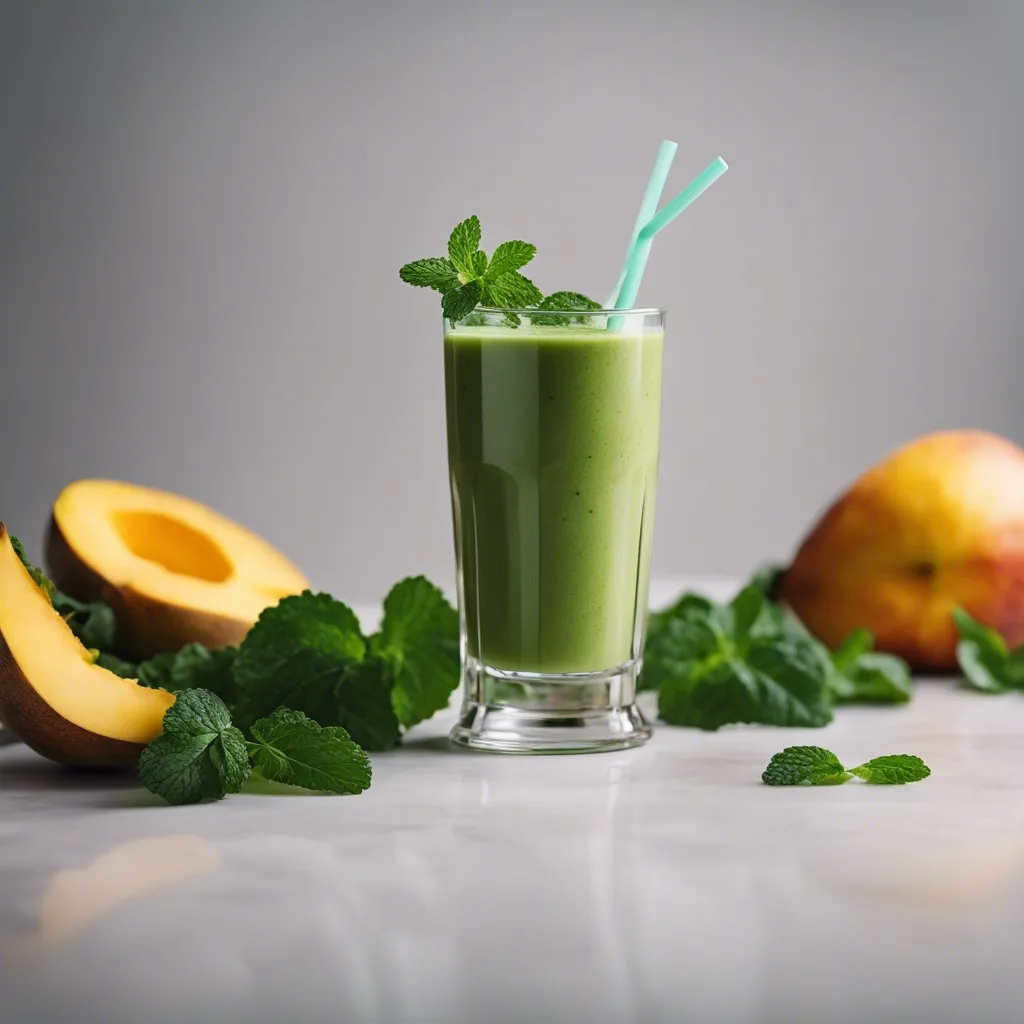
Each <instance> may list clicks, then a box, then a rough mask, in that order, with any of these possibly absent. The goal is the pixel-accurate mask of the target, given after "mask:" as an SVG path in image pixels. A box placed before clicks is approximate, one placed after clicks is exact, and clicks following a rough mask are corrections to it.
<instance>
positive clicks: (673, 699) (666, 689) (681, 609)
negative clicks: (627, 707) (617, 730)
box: [644, 587, 832, 729]
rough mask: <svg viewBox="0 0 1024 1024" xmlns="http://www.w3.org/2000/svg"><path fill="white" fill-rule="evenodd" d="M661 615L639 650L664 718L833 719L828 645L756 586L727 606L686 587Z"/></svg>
mask: <svg viewBox="0 0 1024 1024" xmlns="http://www.w3.org/2000/svg"><path fill="white" fill-rule="evenodd" d="M661 616H662V617H661V620H660V621H659V622H658V623H657V628H656V629H655V631H654V633H653V635H651V636H650V638H649V640H648V643H647V648H646V650H645V654H644V657H645V662H644V676H645V677H646V678H645V680H644V686H645V687H646V688H650V687H652V686H656V687H657V689H658V708H659V714H660V716H661V718H662V720H663V721H665V722H668V723H669V724H671V725H689V726H695V727H697V728H700V729H718V728H720V727H721V726H723V725H727V724H729V723H731V722H760V723H764V724H768V725H789V726H795V725H798V726H821V725H825V724H827V723H828V722H829V721H831V718H832V712H831V695H830V691H829V688H828V678H829V675H830V673H831V671H832V668H831V665H830V663H829V660H828V654H827V652H826V651H825V649H824V648H823V647H822V645H821V644H820V643H818V641H817V640H815V639H814V638H813V637H812V636H811V635H810V634H809V633H808V632H807V631H806V630H805V629H804V628H803V626H801V625H800V623H799V622H797V621H796V619H794V618H793V617H792V616H791V615H789V614H787V613H786V612H785V611H784V610H783V609H781V608H780V607H779V606H777V605H772V604H770V603H768V602H766V601H765V600H764V595H763V594H762V593H760V591H758V590H757V588H753V587H748V588H746V589H745V590H744V591H742V592H741V593H740V594H739V595H738V596H737V598H736V599H735V600H734V601H733V602H732V604H731V605H725V606H722V605H715V604H714V603H712V602H710V601H708V600H707V599H706V598H703V597H700V595H685V596H684V597H683V599H682V600H681V601H679V602H678V603H677V604H676V606H675V607H674V608H672V609H669V610H668V611H667V612H664V613H661Z"/></svg>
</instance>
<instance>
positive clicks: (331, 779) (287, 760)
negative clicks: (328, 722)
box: [248, 710, 372, 793]
mask: <svg viewBox="0 0 1024 1024" xmlns="http://www.w3.org/2000/svg"><path fill="white" fill-rule="evenodd" d="M252 735H253V739H254V741H255V742H253V743H250V744H249V745H248V746H249V752H250V754H251V756H252V760H253V764H254V766H255V768H256V771H258V772H259V773H260V774H261V775H262V776H263V777H264V778H267V779H270V780H271V781H273V782H284V783H287V784H288V785H292V786H302V787H303V788H304V789H312V790H318V791H320V792H323V793H361V792H362V791H363V790H364V789H367V788H368V787H369V785H370V779H371V774H372V773H371V768H370V759H369V758H368V757H367V756H366V753H365V752H364V751H363V750H362V749H361V748H360V747H359V746H358V744H356V743H354V742H353V741H352V738H351V737H350V736H349V734H348V733H347V732H346V731H345V730H344V729H341V728H338V727H333V726H328V727H324V726H320V725H318V724H317V723H316V722H314V721H313V720H312V719H311V718H307V717H306V716H305V715H304V714H302V713H301V712H299V711H287V710H281V711H275V712H274V714H272V715H270V716H269V717H268V718H261V719H260V720H259V721H257V722H254V723H253V725H252Z"/></svg>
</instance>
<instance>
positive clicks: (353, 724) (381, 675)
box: [327, 657, 401, 751]
mask: <svg viewBox="0 0 1024 1024" xmlns="http://www.w3.org/2000/svg"><path fill="white" fill-rule="evenodd" d="M391 686H392V680H391V677H390V675H389V673H388V670H387V667H386V666H385V664H384V663H383V662H382V661H381V660H380V659H379V658H376V657H371V658H367V659H366V660H365V661H363V662H362V664H360V665H355V666H352V667H351V668H349V669H346V671H345V673H344V675H343V676H342V677H341V681H340V682H339V684H338V687H337V690H336V691H335V712H334V718H333V719H332V720H328V721H327V724H330V725H338V726H341V727H342V728H344V729H347V730H348V732H349V733H351V734H352V738H353V739H354V740H355V741H356V742H357V743H358V744H359V745H360V746H361V747H362V748H363V749H364V750H374V751H376V750H390V749H391V748H392V747H393V746H394V745H395V744H396V743H398V741H399V739H400V738H401V730H400V729H399V724H398V716H397V714H396V713H395V708H394V704H393V702H392V699H391Z"/></svg>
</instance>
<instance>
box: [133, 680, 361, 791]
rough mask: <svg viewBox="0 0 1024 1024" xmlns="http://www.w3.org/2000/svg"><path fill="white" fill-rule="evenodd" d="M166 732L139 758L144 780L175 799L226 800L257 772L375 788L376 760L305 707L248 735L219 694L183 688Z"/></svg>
mask: <svg viewBox="0 0 1024 1024" xmlns="http://www.w3.org/2000/svg"><path fill="white" fill-rule="evenodd" d="M163 729H164V731H163V733H162V734H161V735H160V736H158V737H157V738H156V739H155V740H153V742H152V743H150V744H149V746H147V747H146V749H145V750H143V752H142V756H141V757H140V758H139V780H140V781H141V782H142V784H143V785H144V786H145V787H146V788H147V789H148V790H149V791H150V792H151V793H155V794H156V795H157V796H159V797H162V798H163V799H164V800H166V801H167V803H169V804H195V803H200V802H202V801H203V800H220V799H221V798H223V797H225V796H227V795H228V794H229V793H237V792H238V791H239V790H240V789H241V788H242V786H243V785H245V782H246V780H247V779H248V778H249V775H250V773H251V772H252V771H253V770H255V771H256V772H258V773H259V774H260V775H262V776H263V777H264V778H266V779H269V780H270V781H272V782H283V783H287V784H288V785H292V786H301V787H302V788H304V789H311V790H317V791H319V792H324V793H361V792H363V790H365V789H367V788H368V787H369V785H370V780H371V768H370V759H369V758H368V757H367V756H366V752H365V751H364V750H363V749H362V748H361V747H360V746H359V745H358V744H357V743H355V742H354V741H353V740H352V738H351V737H350V736H349V734H348V733H347V732H346V731H345V730H344V729H341V728H338V727H336V726H329V727H322V726H320V725H318V724H317V723H316V722H314V721H313V720H312V719H310V718H308V717H307V716H306V715H304V714H302V713H301V712H299V711H289V710H285V709H281V710H278V711H275V712H274V713H273V714H272V715H269V716H268V717H266V718H261V719H259V720H258V721H256V722H254V723H253V725H252V736H253V738H252V739H251V740H246V738H245V736H244V735H243V734H242V732H241V731H240V730H239V729H237V728H235V726H233V725H232V724H231V716H230V714H229V712H228V709H227V707H226V705H225V704H224V702H223V701H222V700H221V699H220V698H219V697H218V696H217V695H216V694H214V693H210V691H209V690H182V691H181V692H180V693H179V694H178V695H177V697H176V698H175V701H174V703H173V704H172V705H171V706H170V707H169V708H168V709H167V711H166V712H165V714H164V719H163Z"/></svg>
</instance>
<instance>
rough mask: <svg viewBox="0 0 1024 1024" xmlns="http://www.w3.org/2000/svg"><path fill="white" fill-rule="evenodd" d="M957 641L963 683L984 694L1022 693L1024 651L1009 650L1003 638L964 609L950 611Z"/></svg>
mask: <svg viewBox="0 0 1024 1024" xmlns="http://www.w3.org/2000/svg"><path fill="white" fill-rule="evenodd" d="M953 622H954V623H955V625H956V628H957V632H958V633H959V634H960V640H959V642H958V643H957V645H956V660H957V663H958V664H959V666H960V670H961V672H963V674H964V680H965V681H966V683H967V685H968V686H970V687H971V688H972V689H975V690H980V691H982V692H983V693H1005V692H1006V691H1007V690H1024V647H1017V648H1015V649H1014V650H1010V648H1009V646H1008V645H1007V643H1006V641H1005V640H1004V639H1003V637H1002V635H1001V634H1000V633H999V632H998V631H996V630H994V629H992V628H991V627H990V626H986V625H984V623H981V622H979V621H978V620H977V619H976V618H974V616H973V615H970V614H969V613H968V612H966V611H964V610H963V608H954V609H953Z"/></svg>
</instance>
